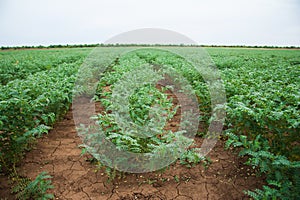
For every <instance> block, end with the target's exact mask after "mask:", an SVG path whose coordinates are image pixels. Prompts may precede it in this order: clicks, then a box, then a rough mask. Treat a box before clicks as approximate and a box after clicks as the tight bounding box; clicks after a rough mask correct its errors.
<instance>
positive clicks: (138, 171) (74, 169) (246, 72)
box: [0, 47, 300, 200]
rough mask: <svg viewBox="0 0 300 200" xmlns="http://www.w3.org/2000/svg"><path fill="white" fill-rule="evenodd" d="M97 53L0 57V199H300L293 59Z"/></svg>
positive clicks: (192, 50)
mask: <svg viewBox="0 0 300 200" xmlns="http://www.w3.org/2000/svg"><path fill="white" fill-rule="evenodd" d="M98 49H100V51H99V52H101V53H102V54H101V55H100V56H99V58H98V57H97V56H91V55H93V51H94V49H93V48H52V49H51V48H50V49H27V50H2V51H0V84H1V85H0V175H1V176H0V199H116V200H117V199H119V200H121V199H124V200H130V199H178V200H179V199H300V192H299V191H300V143H299V142H300V134H299V133H300V117H299V116H300V50H297V49H294V50H293V49H267V48H262V49H259V48H220V47H211V48H204V50H201V51H203V54H205V56H206V57H205V58H209V59H207V60H209V61H207V60H205V59H203V60H204V61H205V62H208V63H205V62H204V61H203V62H204V64H203V63H201V59H199V58H198V59H196V57H197V56H198V54H197V52H199V51H200V48H199V47H169V49H173V50H174V51H173V52H172V51H168V48H158V47H157V48H156V47H147V48H145V47H136V48H133V47H99V48H98ZM120 52H125V53H120ZM174 52H177V54H175V53H174ZM94 53H95V51H94ZM203 54H201V55H203ZM182 55H184V56H182ZM185 56H186V57H188V58H189V59H186V57H185ZM191 60H192V61H194V62H189V61H191ZM194 65H201V66H204V67H202V68H201V69H200V70H197V69H198V68H196V67H195V66H194ZM211 65H213V66H212V68H209V66H211ZM211 69H214V70H215V71H213V72H212V71H211ZM205 74H206V75H205ZM207 74H208V75H207ZM211 80H214V81H215V82H214V83H211ZM220 85H221V86H220ZM212 88H217V89H218V90H214V89H212ZM216 96H217V97H216ZM216 102H217V103H216ZM220 102H221V103H220ZM192 110H193V111H197V112H198V113H199V116H198V115H194V113H190V111H192ZM220 110H221V111H220ZM222 110H223V111H224V113H223V114H222ZM90 111H92V112H93V114H92V115H89V112H90ZM220 113H221V114H220ZM225 113H226V116H225ZM218 115H221V117H220V116H218ZM223 117H224V119H223ZM219 118H221V119H219ZM214 120H216V121H217V122H218V120H219V121H220V123H221V124H223V126H222V127H221V128H219V129H221V130H222V132H220V134H216V135H214V132H217V129H218V128H215V129H214V127H212V124H214V123H213V122H214ZM195 124H196V125H195ZM219 125H220V124H219ZM219 125H218V124H217V125H216V124H215V127H220V126H219ZM191 132H195V133H194V134H191ZM207 140H209V141H210V140H212V141H215V143H214V145H213V147H212V148H211V149H210V150H209V151H208V152H207V153H206V154H205V155H202V154H200V153H199V152H202V150H203V148H202V147H203V146H202V144H203V143H205V141H207ZM107 141H109V142H107ZM110 145H113V146H114V147H116V150H112V147H111V146H110ZM124 152H127V153H124ZM128 152H129V153H128ZM138 155H143V156H138Z"/></svg>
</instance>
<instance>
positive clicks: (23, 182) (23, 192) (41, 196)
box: [13, 172, 54, 200]
mask: <svg viewBox="0 0 300 200" xmlns="http://www.w3.org/2000/svg"><path fill="white" fill-rule="evenodd" d="M51 178H52V177H51V176H49V175H48V174H47V173H46V172H41V173H40V174H39V175H38V176H37V177H36V178H35V180H33V181H30V180H29V179H26V178H23V179H20V180H19V182H18V183H17V185H16V186H15V187H14V188H13V192H14V193H16V198H17V199H20V200H27V199H37V200H47V199H54V195H53V194H49V193H47V190H49V189H53V188H54V187H53V186H52V184H51V180H50V179H51Z"/></svg>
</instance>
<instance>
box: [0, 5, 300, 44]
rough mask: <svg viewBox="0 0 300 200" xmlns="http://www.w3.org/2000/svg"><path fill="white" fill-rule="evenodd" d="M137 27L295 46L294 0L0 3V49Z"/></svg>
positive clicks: (199, 38)
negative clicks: (1, 47)
mask: <svg viewBox="0 0 300 200" xmlns="http://www.w3.org/2000/svg"><path fill="white" fill-rule="evenodd" d="M140 28H162V29H168V30H172V31H175V32H178V33H180V34H183V35H185V36H187V37H188V38H190V39H192V40H194V41H196V42H197V43H198V44H216V45H221V44H224V45H280V46H300V0H249V1H245V0H180V1H179V0H0V46H19V45H50V44H85V43H103V42H105V41H106V40H108V39H110V38H111V37H113V36H115V35H118V34H120V33H122V32H126V31H131V30H134V29H140Z"/></svg>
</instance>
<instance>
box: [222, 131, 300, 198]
mask: <svg viewBox="0 0 300 200" xmlns="http://www.w3.org/2000/svg"><path fill="white" fill-rule="evenodd" d="M227 136H228V140H227V142H226V147H227V148H229V147H230V146H231V145H232V146H234V147H242V150H241V151H240V152H239V155H240V156H249V158H248V161H247V162H246V164H248V165H250V166H252V167H253V168H258V169H259V171H260V173H265V174H266V175H267V183H268V185H264V186H263V189H262V190H261V189H256V190H255V191H246V192H245V193H246V194H248V195H249V196H251V197H252V198H254V199H299V198H300V192H299V191H300V184H299V183H300V176H299V175H300V162H299V161H293V162H292V161H289V160H288V159H287V158H286V157H285V156H282V155H276V154H273V153H271V152H270V151H269V149H270V146H269V143H268V141H267V140H266V139H265V138H263V137H262V136H261V135H257V136H256V138H255V139H254V140H248V139H247V136H245V135H240V136H237V135H234V134H233V133H230V132H229V133H227Z"/></svg>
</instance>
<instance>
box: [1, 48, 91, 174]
mask: <svg viewBox="0 0 300 200" xmlns="http://www.w3.org/2000/svg"><path fill="white" fill-rule="evenodd" d="M43 52H44V51H15V52H11V51H9V52H1V54H0V56H1V57H4V61H3V60H1V61H3V62H10V61H9V60H10V59H11V60H14V59H17V60H18V64H20V63H23V65H22V66H21V67H20V68H21V69H22V72H20V74H23V75H24V76H22V77H19V76H18V73H19V72H18V70H17V69H16V68H14V67H12V66H11V65H10V64H9V63H3V65H4V66H3V68H1V71H0V74H1V75H3V76H5V77H6V76H7V77H10V76H9V74H10V73H14V72H16V76H14V78H12V79H9V80H7V81H5V80H4V81H5V83H4V84H5V85H0V133H1V134H0V171H5V172H8V173H10V171H11V169H13V168H14V166H15V164H17V163H18V162H19V160H20V158H22V156H23V154H24V151H25V150H29V149H30V145H31V143H32V142H33V141H34V140H35V137H39V136H41V134H43V133H47V132H48V130H49V129H50V127H51V126H52V125H53V124H54V123H55V121H56V120H57V119H58V118H59V117H60V116H62V115H64V114H65V113H66V111H67V110H68V109H69V105H70V103H71V101H72V98H71V97H72V90H73V85H74V81H75V75H76V72H77V69H78V66H79V64H80V63H81V62H82V58H83V56H84V55H85V54H86V52H84V51H83V52H81V51H77V52H75V51H69V52H68V53H66V52H67V51H62V50H60V51H49V52H45V53H44V54H43ZM28 56H29V57H30V56H32V57H30V59H29V60H27V59H28ZM47 58H48V61H47V62H50V63H51V65H52V67H46V68H44V67H42V66H44V65H42V63H43V64H45V65H46V66H49V65H50V64H47V63H44V61H45V60H46V59H47ZM19 60H20V61H19ZM30 63H31V64H32V67H31V64H30ZM37 68H38V70H37ZM9 70H12V71H9Z"/></svg>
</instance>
